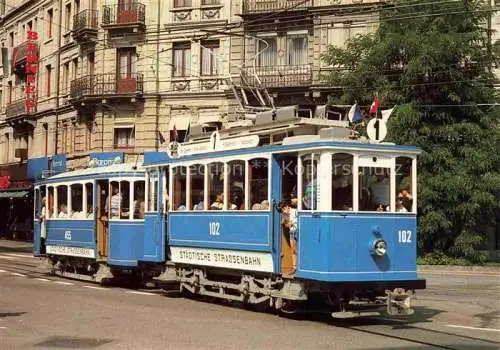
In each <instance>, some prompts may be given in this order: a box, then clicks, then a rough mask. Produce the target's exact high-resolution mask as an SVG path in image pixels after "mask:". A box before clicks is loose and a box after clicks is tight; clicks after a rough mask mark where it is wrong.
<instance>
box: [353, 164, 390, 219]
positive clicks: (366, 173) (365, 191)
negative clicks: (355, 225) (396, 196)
mask: <svg viewBox="0 0 500 350" xmlns="http://www.w3.org/2000/svg"><path fill="white" fill-rule="evenodd" d="M390 183H391V182H390V169H389V168H378V167H360V168H359V210H360V211H388V210H389V205H390V202H391V201H390V193H391V186H390Z"/></svg>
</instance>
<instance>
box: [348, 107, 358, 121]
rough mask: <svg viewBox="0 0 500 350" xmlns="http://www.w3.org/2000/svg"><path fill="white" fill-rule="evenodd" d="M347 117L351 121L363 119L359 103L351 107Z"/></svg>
mask: <svg viewBox="0 0 500 350" xmlns="http://www.w3.org/2000/svg"><path fill="white" fill-rule="evenodd" d="M347 118H349V121H350V122H351V123H352V122H357V121H359V120H361V111H360V110H359V106H358V104H357V103H355V104H354V105H353V106H352V107H351V109H350V110H349V113H347Z"/></svg>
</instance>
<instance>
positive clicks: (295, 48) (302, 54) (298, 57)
mask: <svg viewBox="0 0 500 350" xmlns="http://www.w3.org/2000/svg"><path fill="white" fill-rule="evenodd" d="M286 46H287V57H288V62H287V64H288V65H289V66H302V65H306V64H307V34H300V35H288V36H287V45H286Z"/></svg>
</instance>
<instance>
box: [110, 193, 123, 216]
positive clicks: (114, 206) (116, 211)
mask: <svg viewBox="0 0 500 350" xmlns="http://www.w3.org/2000/svg"><path fill="white" fill-rule="evenodd" d="M121 204H122V195H121V194H120V191H119V190H118V187H113V195H112V196H111V218H112V219H119V218H120V205H121Z"/></svg>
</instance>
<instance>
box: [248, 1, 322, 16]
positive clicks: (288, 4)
mask: <svg viewBox="0 0 500 350" xmlns="http://www.w3.org/2000/svg"><path fill="white" fill-rule="evenodd" d="M311 6H313V0H309V1H304V0H244V3H243V13H245V14H248V13H263V12H277V11H282V10H283V9H285V8H286V9H289V11H294V10H305V9H307V8H309V7H311Z"/></svg>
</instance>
